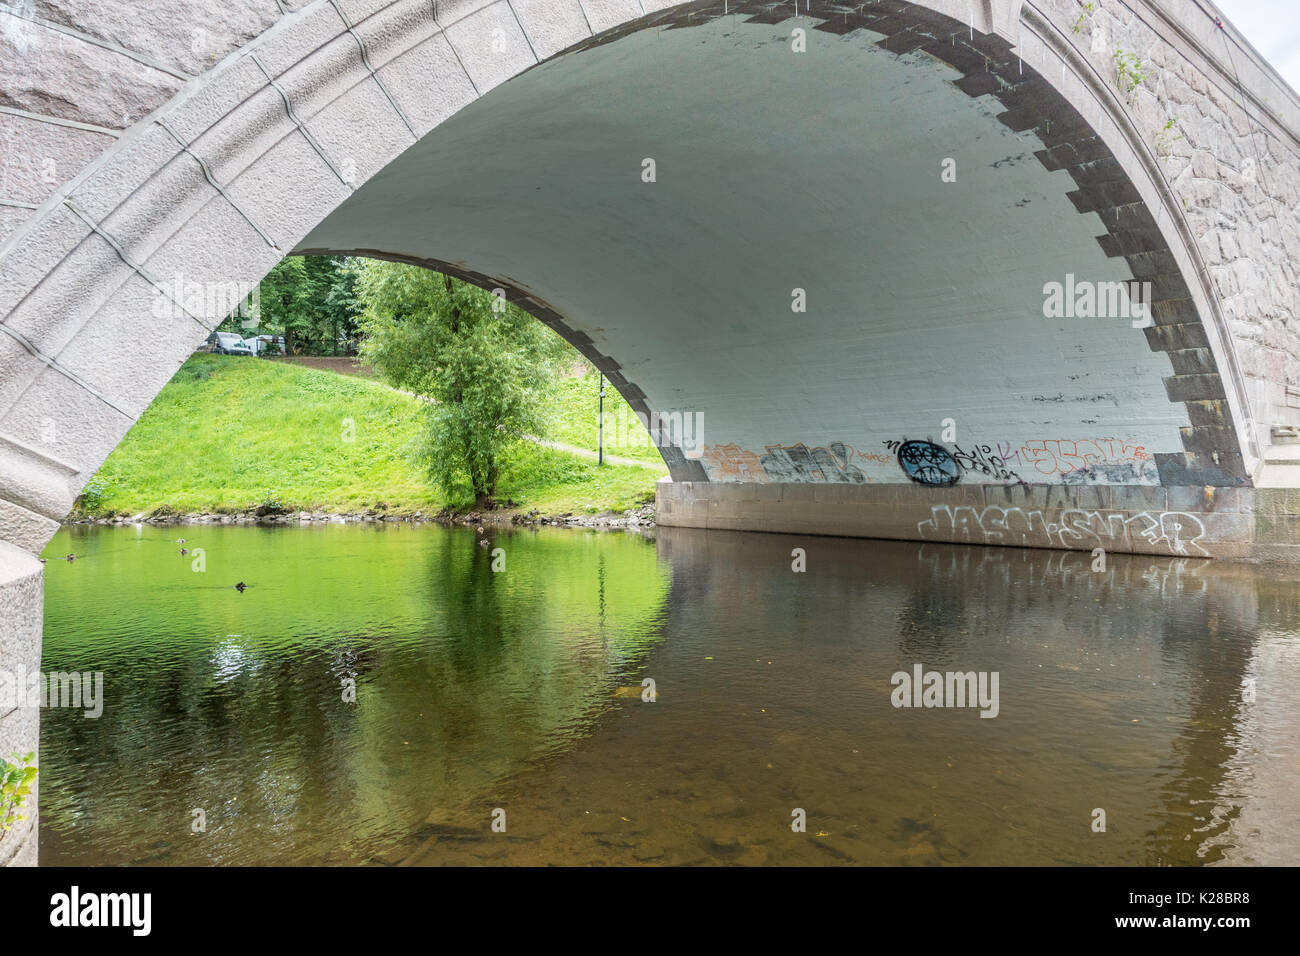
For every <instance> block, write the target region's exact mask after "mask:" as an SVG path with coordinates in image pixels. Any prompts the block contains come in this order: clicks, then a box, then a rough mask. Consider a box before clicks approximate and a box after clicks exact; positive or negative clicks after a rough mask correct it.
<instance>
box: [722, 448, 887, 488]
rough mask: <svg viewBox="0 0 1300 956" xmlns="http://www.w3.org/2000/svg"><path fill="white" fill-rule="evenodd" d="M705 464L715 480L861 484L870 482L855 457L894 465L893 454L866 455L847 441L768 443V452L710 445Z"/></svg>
mask: <svg viewBox="0 0 1300 956" xmlns="http://www.w3.org/2000/svg"><path fill="white" fill-rule="evenodd" d="M702 457H703V459H704V464H705V466H706V467H707V468H708V471H709V477H710V479H711V480H713V481H757V482H770V481H811V482H846V483H850V484H856V485H861V484H865V483H866V481H867V476H866V475H865V474H864V473H863V471H862V469H861V468H859V467H858V466H857V465H855V464H853V461H854V459H857V460H860V461H863V462H867V463H874V464H892V463H893V461H894V457H893V456H892V455H877V454H870V455H866V454H863V453H862V452H859V451H857V450H856V449H854V448H853V447H852V446H851V445H846V444H845V443H844V442H840V441H833V442H831V443H830V444H829V445H818V446H816V447H813V448H809V447H808V446H807V445H805V444H804V443H803V442H800V443H799V444H797V445H768V446H766V453H765V454H763V455H759V454H756V453H755V452H752V451H750V450H749V449H747V448H743V447H741V446H740V445H737V444H736V443H734V442H733V443H731V444H729V445H708V446H706V447H705V449H704V454H703V456H702Z"/></svg>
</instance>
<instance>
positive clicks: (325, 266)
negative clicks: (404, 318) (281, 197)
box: [225, 256, 361, 355]
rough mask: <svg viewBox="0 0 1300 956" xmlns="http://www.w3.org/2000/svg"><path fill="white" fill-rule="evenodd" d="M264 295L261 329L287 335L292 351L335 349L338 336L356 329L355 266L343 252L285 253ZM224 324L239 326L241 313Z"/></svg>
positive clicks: (333, 351)
mask: <svg viewBox="0 0 1300 956" xmlns="http://www.w3.org/2000/svg"><path fill="white" fill-rule="evenodd" d="M259 297H260V299H261V310H260V312H261V322H260V327H261V329H262V330H264V331H268V332H274V333H279V334H281V335H283V336H284V347H285V351H286V352H289V353H290V354H296V353H307V354H313V355H322V354H329V355H336V354H338V342H339V339H340V338H345V339H351V338H353V337H354V336H355V334H356V330H357V319H358V317H359V314H360V311H361V308H360V305H359V304H358V302H357V299H356V269H355V267H354V266H352V265H351V264H350V263H349V260H347V259H346V258H344V257H340V256H289V257H288V258H286V259H281V260H280V261H279V262H278V263H276V266H275V268H274V269H272V270H271V271H270V272H269V273H267V275H266V278H264V279H263V280H262V282H261V285H260V287H259ZM225 324H226V325H227V326H229V327H230V328H231V329H232V330H233V331H240V330H239V329H238V328H237V325H238V319H237V317H234V316H232V317H231V318H230V319H228V320H227V321H226V323H225Z"/></svg>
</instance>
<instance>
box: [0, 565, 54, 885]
mask: <svg viewBox="0 0 1300 956" xmlns="http://www.w3.org/2000/svg"><path fill="white" fill-rule="evenodd" d="M44 570H45V569H44V566H43V565H42V564H41V563H40V562H39V561H37V560H36V559H35V558H34V557H32V556H31V555H30V554H28V553H26V552H25V551H22V550H20V549H18V548H15V547H13V546H12V545H9V544H5V543H4V542H3V541H0V674H2V675H4V676H0V680H5V679H6V678H7V677H9V676H13V677H15V678H16V679H20V680H23V679H25V678H26V677H27V675H29V674H31V673H32V672H33V671H37V670H39V669H40V666H41V621H42V619H43V613H42V612H43V601H44V586H43V577H42V575H43V573H44ZM39 746H40V711H39V710H38V709H36V708H33V707H23V706H16V707H7V706H6V705H5V704H0V757H4V758H5V759H12V757H13V755H14V754H19V755H21V754H25V753H28V752H29V751H33V750H37V749H38V748H39ZM38 766H39V763H38ZM39 786H40V777H39V775H38V776H37V784H36V787H34V788H33V792H32V795H31V796H30V797H28V799H27V801H26V803H24V804H23V808H22V813H23V815H24V816H26V818H27V819H26V820H24V821H23V822H21V823H19V824H18V825H17V826H15V827H14V829H13V830H11V831H10V832H9V833H8V834H7V835H4V836H2V837H0V866H35V865H36V843H37V831H36V810H37V796H38V793H37V790H38V789H39Z"/></svg>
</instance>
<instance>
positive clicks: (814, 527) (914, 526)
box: [655, 481, 1300, 560]
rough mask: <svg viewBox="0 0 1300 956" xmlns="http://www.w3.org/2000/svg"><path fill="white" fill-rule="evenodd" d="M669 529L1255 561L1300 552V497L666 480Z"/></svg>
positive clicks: (1250, 491) (663, 501) (1256, 492)
mask: <svg viewBox="0 0 1300 956" xmlns="http://www.w3.org/2000/svg"><path fill="white" fill-rule="evenodd" d="M655 497H656V519H655V520H656V522H657V523H658V524H660V525H664V526H666V527H683V528H709V529H719V530H731V531H770V532H777V533H782V534H792V535H832V536H840V537H854V538H884V539H893V540H899V541H941V542H949V543H956V544H975V545H1003V546H1011V547H1029V548H1055V549H1065V550H1078V551H1092V550H1093V549H1095V548H1103V549H1104V550H1106V551H1107V552H1121V553H1127V554H1152V555H1167V556H1172V557H1194V558H1237V559H1243V560H1295V559H1296V558H1297V557H1300V492H1298V491H1291V490H1285V491H1284V490H1273V489H1262V488H1216V487H1204V488H1195V487H1179V488H1163V487H1146V486H1122V485H1114V486H1105V485H1088V486H1069V485H1027V486H1014V485H1013V486H1006V485H959V486H954V487H951V488H945V489H942V490H935V489H931V488H926V487H923V486H920V485H905V484H891V485H855V484H845V483H826V484H811V483H799V484H765V485H764V484H749V485H747V484H725V483H719V482H669V481H661V482H660V483H659V485H658V487H657V489H656V496H655Z"/></svg>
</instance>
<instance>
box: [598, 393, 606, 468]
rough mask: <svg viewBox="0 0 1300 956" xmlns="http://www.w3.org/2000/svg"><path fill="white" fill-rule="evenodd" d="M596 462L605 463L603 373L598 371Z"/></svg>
mask: <svg viewBox="0 0 1300 956" xmlns="http://www.w3.org/2000/svg"><path fill="white" fill-rule="evenodd" d="M596 464H597V465H603V464H605V373H604V372H601V373H600V413H599V416H598V417H597V419H596Z"/></svg>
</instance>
